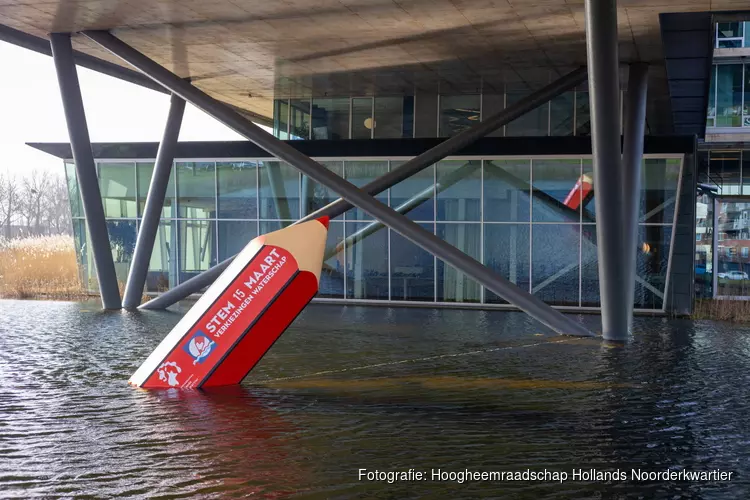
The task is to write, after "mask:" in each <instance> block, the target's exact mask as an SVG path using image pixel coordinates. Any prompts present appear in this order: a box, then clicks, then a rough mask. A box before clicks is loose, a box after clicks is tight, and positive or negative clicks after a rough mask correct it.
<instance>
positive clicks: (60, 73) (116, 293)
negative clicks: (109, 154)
mask: <svg viewBox="0 0 750 500" xmlns="http://www.w3.org/2000/svg"><path fill="white" fill-rule="evenodd" d="M50 48H51V50H52V59H53V60H54V63H55V71H56V72H57V82H58V84H59V86H60V95H61V96H62V103H63V110H64V111H65V121H66V123H67V125H68V135H69V136H70V148H71V150H72V152H73V161H75V164H76V175H77V177H78V186H79V188H80V191H81V201H82V202H83V213H84V215H85V216H86V227H87V228H88V232H89V238H90V240H91V241H90V247H91V251H92V253H93V254H94V267H95V268H96V278H97V280H98V282H99V295H100V296H101V299H102V307H103V308H104V309H120V288H119V287H118V284H117V274H116V273H115V264H114V261H113V259H112V248H111V247H110V245H109V233H108V232H107V222H106V220H105V218H104V208H103V207H102V195H101V191H100V189H99V179H98V178H97V175H96V164H95V163H94V155H93V153H92V152H91V140H90V138H89V131H88V127H87V126H86V113H85V111H84V109H83V99H82V98H81V87H80V85H79V83H78V73H77V71H76V66H75V60H74V57H73V46H72V44H71V41H70V34H68V33H52V34H51V35H50Z"/></svg>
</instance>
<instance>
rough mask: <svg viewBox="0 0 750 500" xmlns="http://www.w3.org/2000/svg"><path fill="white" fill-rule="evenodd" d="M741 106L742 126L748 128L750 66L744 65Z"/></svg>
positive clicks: (749, 114)
mask: <svg viewBox="0 0 750 500" xmlns="http://www.w3.org/2000/svg"><path fill="white" fill-rule="evenodd" d="M744 94H745V95H744V104H743V106H742V126H743V127H750V65H748V64H746V65H745V92H744Z"/></svg>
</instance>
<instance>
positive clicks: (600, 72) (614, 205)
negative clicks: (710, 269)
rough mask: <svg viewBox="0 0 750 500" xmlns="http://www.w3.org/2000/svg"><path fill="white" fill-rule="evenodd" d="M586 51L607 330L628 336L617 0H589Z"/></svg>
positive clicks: (619, 338) (614, 337)
mask: <svg viewBox="0 0 750 500" xmlns="http://www.w3.org/2000/svg"><path fill="white" fill-rule="evenodd" d="M585 16H586V53H587V59H588V69H589V103H590V107H591V147H592V153H593V160H594V193H596V194H595V198H594V199H595V203H596V231H597V236H598V245H597V248H598V257H599V291H600V296H601V301H602V332H603V334H604V338H605V339H608V340H616V341H623V340H625V339H627V337H628V333H629V332H628V324H629V319H628V312H629V311H630V309H631V308H630V307H629V306H628V305H627V304H628V303H630V302H632V301H633V297H630V296H627V290H628V286H627V285H626V282H627V281H628V280H629V279H630V276H627V274H626V264H625V262H626V260H627V257H626V256H628V255H630V253H631V249H630V248H627V249H626V248H625V232H624V231H623V230H622V224H623V220H624V209H623V199H622V198H623V197H622V186H623V175H622V172H621V164H622V161H621V157H620V77H619V62H618V52H617V4H616V1H615V0H586V2H585Z"/></svg>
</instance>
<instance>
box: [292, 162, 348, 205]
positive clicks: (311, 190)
mask: <svg viewBox="0 0 750 500" xmlns="http://www.w3.org/2000/svg"><path fill="white" fill-rule="evenodd" d="M320 164H321V165H323V166H324V167H326V168H327V169H328V170H330V171H331V172H333V173H334V174H336V175H338V176H339V177H343V176H344V162H342V161H321V162H320ZM338 199H339V197H338V195H337V194H336V193H334V192H333V191H332V190H331V189H328V188H327V187H325V186H323V185H321V184H318V183H317V182H315V181H314V180H312V179H310V178H309V177H307V176H306V175H302V215H308V214H311V213H313V212H315V211H316V210H319V209H321V208H323V207H324V206H326V205H328V204H329V203H332V202H334V201H336V200H338ZM343 217H344V216H343V215H339V216H337V217H336V218H335V219H334V220H341V219H343Z"/></svg>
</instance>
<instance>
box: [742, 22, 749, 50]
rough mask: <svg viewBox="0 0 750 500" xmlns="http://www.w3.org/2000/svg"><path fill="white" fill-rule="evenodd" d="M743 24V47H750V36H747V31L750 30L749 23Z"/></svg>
mask: <svg viewBox="0 0 750 500" xmlns="http://www.w3.org/2000/svg"><path fill="white" fill-rule="evenodd" d="M742 24H743V33H744V43H743V46H744V47H750V34H748V31H747V30H748V29H750V22H747V21H745V22H744V23H742Z"/></svg>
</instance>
